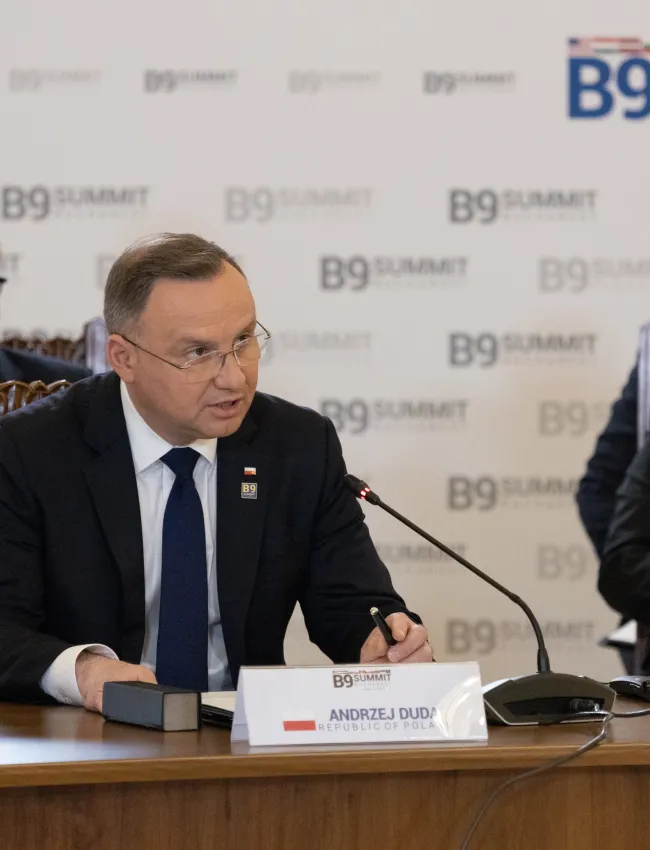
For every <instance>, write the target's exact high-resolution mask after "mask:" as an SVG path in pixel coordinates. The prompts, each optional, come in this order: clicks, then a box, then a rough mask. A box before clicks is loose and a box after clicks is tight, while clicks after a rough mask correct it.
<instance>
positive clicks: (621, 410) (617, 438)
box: [576, 365, 639, 558]
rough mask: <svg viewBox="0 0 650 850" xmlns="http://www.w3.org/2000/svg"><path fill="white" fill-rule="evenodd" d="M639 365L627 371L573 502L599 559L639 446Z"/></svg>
mask: <svg viewBox="0 0 650 850" xmlns="http://www.w3.org/2000/svg"><path fill="white" fill-rule="evenodd" d="M638 393H639V374H638V365H635V367H634V369H632V371H631V372H630V375H629V377H628V380H627V383H626V384H625V386H624V387H623V391H622V393H621V396H620V398H619V399H618V400H617V401H616V402H615V404H614V405H613V406H612V412H611V416H610V419H609V422H608V423H607V425H606V427H605V429H604V431H603V432H602V434H601V435H600V436H599V437H598V441H597V442H596V447H595V449H594V453H593V455H592V457H591V458H590V460H589V462H588V464H587V470H586V472H585V474H584V476H583V478H582V480H581V481H580V485H579V487H578V492H577V496H576V500H577V502H578V509H579V511H580V517H581V519H582V523H583V525H584V527H585V530H586V532H587V534H588V535H589V537H590V538H591V542H592V543H593V545H594V549H595V550H596V553H597V555H598V557H599V558H602V556H603V551H604V548H605V539H606V537H607V531H608V529H609V526H610V523H611V521H612V516H613V514H614V505H615V503H616V491H617V489H618V488H619V487H620V485H621V484H622V483H623V479H624V478H625V473H626V472H627V468H628V467H629V465H630V464H631V463H632V460H633V459H634V455H635V454H636V451H637V447H638V425H637V416H638Z"/></svg>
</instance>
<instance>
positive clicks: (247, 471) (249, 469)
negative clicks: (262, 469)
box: [244, 466, 257, 475]
mask: <svg viewBox="0 0 650 850" xmlns="http://www.w3.org/2000/svg"><path fill="white" fill-rule="evenodd" d="M244 475H257V468H256V467H254V466H245V467H244Z"/></svg>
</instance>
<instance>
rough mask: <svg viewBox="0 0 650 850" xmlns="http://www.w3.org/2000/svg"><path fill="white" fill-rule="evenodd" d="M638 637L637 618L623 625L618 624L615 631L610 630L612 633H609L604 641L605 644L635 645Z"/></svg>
mask: <svg viewBox="0 0 650 850" xmlns="http://www.w3.org/2000/svg"><path fill="white" fill-rule="evenodd" d="M636 638H637V625H636V620H630V621H629V622H627V623H624V624H623V625H622V626H618V628H616V629H614V631H613V632H610V634H608V635H607V637H606V638H605V639H604V641H603V643H604V644H605V646H620V647H626V646H629V647H633V646H635V644H636Z"/></svg>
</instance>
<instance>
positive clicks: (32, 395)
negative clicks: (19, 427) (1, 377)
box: [0, 381, 72, 416]
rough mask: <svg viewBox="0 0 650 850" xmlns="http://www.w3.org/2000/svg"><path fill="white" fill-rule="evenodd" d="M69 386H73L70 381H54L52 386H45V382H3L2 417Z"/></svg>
mask: <svg viewBox="0 0 650 850" xmlns="http://www.w3.org/2000/svg"><path fill="white" fill-rule="evenodd" d="M69 386H72V385H71V383H70V381H54V383H52V384H44V383H43V381H32V382H31V383H30V384H26V383H25V382H24V381H3V382H2V383H0V416H3V415H4V414H5V413H11V412H12V410H18V409H19V408H20V407H24V406H25V405H26V404H30V403H31V402H32V401H37V400H38V399H39V398H45V397H46V396H48V395H52V393H56V392H59V390H64V389H66V388H67V387H69Z"/></svg>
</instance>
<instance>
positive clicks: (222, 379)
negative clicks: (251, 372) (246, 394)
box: [214, 351, 246, 390]
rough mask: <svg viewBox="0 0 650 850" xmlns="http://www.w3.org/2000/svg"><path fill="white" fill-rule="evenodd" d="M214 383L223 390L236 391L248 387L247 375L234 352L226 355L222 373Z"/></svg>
mask: <svg viewBox="0 0 650 850" xmlns="http://www.w3.org/2000/svg"><path fill="white" fill-rule="evenodd" d="M214 381H215V384H216V385H217V386H218V387H219V388H220V389H222V390H228V389H230V390H236V389H241V388H242V387H244V386H246V375H244V373H243V371H242V368H241V366H240V365H239V363H237V361H236V360H235V355H234V354H233V352H232V351H230V352H229V353H228V354H226V355H224V361H223V365H222V367H221V371H220V372H219V374H218V375H217V377H216V378H215V379H214Z"/></svg>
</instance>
